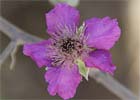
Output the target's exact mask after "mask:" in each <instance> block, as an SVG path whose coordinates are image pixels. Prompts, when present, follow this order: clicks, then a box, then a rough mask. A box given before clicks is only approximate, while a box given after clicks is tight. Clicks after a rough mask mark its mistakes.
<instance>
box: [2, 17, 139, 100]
mask: <svg viewBox="0 0 140 100" xmlns="http://www.w3.org/2000/svg"><path fill="white" fill-rule="evenodd" d="M0 31H2V32H3V33H4V34H6V35H7V36H8V37H9V38H10V39H11V40H12V41H11V42H10V43H9V45H8V46H7V48H6V49H5V50H4V51H3V53H2V54H0V65H1V64H2V63H3V62H4V60H5V59H6V58H7V57H8V56H9V55H10V54H11V53H12V52H13V51H14V50H15V49H14V48H16V47H17V46H18V45H17V43H18V42H19V41H20V42H19V43H20V44H24V43H29V42H38V41H41V40H42V39H41V38H38V37H36V36H33V35H30V34H28V33H27V32H24V31H22V30H21V29H19V28H17V27H16V26H14V25H13V24H11V23H9V22H8V21H7V20H6V19H4V18H2V17H0ZM15 51H16V50H15ZM14 54H15V52H14ZM13 58H14V57H13ZM89 76H90V77H91V78H94V79H95V80H96V81H97V82H99V83H100V84H102V85H103V86H105V87H106V88H107V89H108V90H110V91H111V92H113V93H114V94H116V95H117V96H118V97H119V98H121V99H123V100H137V97H136V96H135V95H134V94H133V93H132V92H131V91H130V90H128V89H127V88H126V87H125V86H123V85H122V84H120V83H119V82H118V81H117V80H116V79H114V78H113V77H111V76H110V75H108V74H104V73H102V72H100V71H97V70H90V73H89Z"/></svg>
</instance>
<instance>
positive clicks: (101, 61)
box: [84, 50, 116, 74]
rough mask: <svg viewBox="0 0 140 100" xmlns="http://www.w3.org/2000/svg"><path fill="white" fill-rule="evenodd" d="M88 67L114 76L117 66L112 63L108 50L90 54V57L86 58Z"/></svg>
mask: <svg viewBox="0 0 140 100" xmlns="http://www.w3.org/2000/svg"><path fill="white" fill-rule="evenodd" d="M84 61H85V64H86V66H87V67H96V68H98V69H100V70H101V71H103V72H108V73H110V74H113V73H114V71H115V69H116V66H115V65H113V63H112V57H111V54H110V53H109V52H108V51H106V50H95V51H92V52H90V53H89V56H86V57H84Z"/></svg>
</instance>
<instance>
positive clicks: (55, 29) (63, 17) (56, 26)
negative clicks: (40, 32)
mask: <svg viewBox="0 0 140 100" xmlns="http://www.w3.org/2000/svg"><path fill="white" fill-rule="evenodd" d="M79 19H80V14H79V11H78V10H77V9H75V8H74V7H71V6H69V5H67V4H66V3H59V4H56V6H55V8H54V9H52V10H51V11H50V12H48V13H46V24H47V31H48V33H49V34H50V35H53V36H56V35H57V36H58V35H59V36H60V35H62V34H74V33H75V31H76V26H78V24H79Z"/></svg>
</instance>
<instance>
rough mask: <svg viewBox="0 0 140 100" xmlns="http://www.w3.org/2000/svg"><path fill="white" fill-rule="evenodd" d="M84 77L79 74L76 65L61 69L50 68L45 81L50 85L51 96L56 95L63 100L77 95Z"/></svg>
mask: <svg viewBox="0 0 140 100" xmlns="http://www.w3.org/2000/svg"><path fill="white" fill-rule="evenodd" d="M81 79H82V77H81V75H80V74H79V72H78V68H77V66H76V65H74V66H71V67H70V66H69V64H67V65H66V66H61V67H49V68H48V70H47V72H46V74H45V80H46V81H47V82H48V83H49V86H48V91H49V93H50V95H53V96H54V95H56V93H57V94H58V95H59V96H60V97H62V98H63V99H69V98H72V97H73V96H74V95H75V93H76V88H77V87H78V85H79V83H80V81H81Z"/></svg>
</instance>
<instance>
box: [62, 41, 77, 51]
mask: <svg viewBox="0 0 140 100" xmlns="http://www.w3.org/2000/svg"><path fill="white" fill-rule="evenodd" d="M75 43H76V41H75V40H72V39H71V38H68V39H66V40H63V43H62V45H61V48H62V51H63V52H66V53H72V51H73V50H74V49H75Z"/></svg>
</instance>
